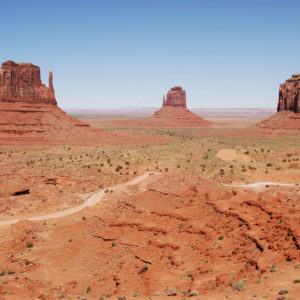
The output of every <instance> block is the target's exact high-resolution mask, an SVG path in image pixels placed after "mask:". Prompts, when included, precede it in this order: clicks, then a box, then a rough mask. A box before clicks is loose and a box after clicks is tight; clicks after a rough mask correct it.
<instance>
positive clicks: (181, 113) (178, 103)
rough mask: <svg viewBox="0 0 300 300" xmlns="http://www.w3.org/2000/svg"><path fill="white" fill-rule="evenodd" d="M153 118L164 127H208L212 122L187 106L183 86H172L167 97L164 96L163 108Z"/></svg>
mask: <svg viewBox="0 0 300 300" xmlns="http://www.w3.org/2000/svg"><path fill="white" fill-rule="evenodd" d="M152 119H153V120H154V121H155V123H156V125H159V126H162V127H207V126H209V125H210V124H211V122H209V121H207V120H204V119H202V118H200V117H199V116H198V115H196V114H194V113H192V112H191V111H190V110H188V109H187V108H186V91H185V90H183V89H182V87H181V86H176V87H173V88H171V90H169V91H168V93H167V98H166V97H165V95H164V96H163V104H162V108H161V109H160V110H158V111H156V112H155V113H154V114H153V116H152Z"/></svg>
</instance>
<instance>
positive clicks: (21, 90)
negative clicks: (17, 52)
mask: <svg viewBox="0 0 300 300" xmlns="http://www.w3.org/2000/svg"><path fill="white" fill-rule="evenodd" d="M40 73H41V72H40V68H39V67H38V66H35V65H33V64H29V63H20V64H18V63H15V62H13V61H7V62H4V63H3V64H2V66H1V69H0V102H28V103H44V104H52V105H57V103H56V99H55V93H54V87H53V75H52V72H49V87H47V86H46V85H45V84H43V83H42V81H41V74H40Z"/></svg>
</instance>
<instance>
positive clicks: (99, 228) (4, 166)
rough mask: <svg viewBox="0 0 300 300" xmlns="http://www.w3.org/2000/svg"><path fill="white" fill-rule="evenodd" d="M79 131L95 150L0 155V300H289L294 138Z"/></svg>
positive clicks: (237, 123) (298, 191) (299, 223)
mask: <svg viewBox="0 0 300 300" xmlns="http://www.w3.org/2000/svg"><path fill="white" fill-rule="evenodd" d="M80 119H81V121H84V122H87V123H90V124H91V125H92V126H94V127H96V128H99V129H101V130H103V132H104V134H103V139H102V140H101V139H100V140H99V139H98V140H92V139H90V140H89V141H88V142H87V141H83V142H82V141H80V139H79V140H75V141H73V142H72V143H71V142H70V143H56V144H49V143H48V142H44V143H40V144H39V143H37V144H36V145H34V146H32V145H29V144H26V142H23V143H21V144H20V143H17V142H16V141H13V140H11V141H9V139H5V140H4V142H2V145H1V146H0V197H1V203H0V225H1V226H0V245H1V247H0V258H1V260H0V283H1V284H0V294H1V299H20V297H23V298H24V299H27V298H28V299H64V298H65V299H110V298H111V299H115V298H116V299H118V297H119V299H125V298H123V297H126V299H132V298H133V299H136V297H145V298H148V299H163V298H168V299H170V298H172V297H175V295H176V297H177V298H180V299H183V298H187V297H192V298H194V299H299V295H300V260H299V252H300V187H299V186H297V185H296V184H299V183H300V160H299V158H300V139H299V133H293V132H291V133H288V134H282V132H274V131H272V130H271V131H264V130H261V129H258V128H257V127H256V126H255V125H254V123H256V122H257V121H258V120H259V117H257V118H256V117H255V118H254V117H251V118H246V117H243V118H224V117H222V118H219V120H217V119H218V118H214V119H213V118H211V121H218V122H219V124H220V123H221V125H219V126H213V127H210V128H148V127H136V126H130V124H125V123H124V120H121V119H120V118H119V119H118V118H112V117H105V118H99V117H87V116H81V117H80ZM222 124H223V125H222ZM149 173H150V174H151V175H149ZM143 174H146V175H144V177H140V176H143ZM147 174H148V175H147ZM135 178H141V179H140V180H137V181H136V182H133V184H130V185H126V183H127V182H129V181H131V180H134V179H135ZM255 182H278V183H293V184H295V186H276V185H270V184H264V185H260V186H255V187H238V186H235V187H231V186H225V184H227V185H240V184H248V183H255ZM122 184H124V185H122ZM116 185H119V187H117V188H115V186H116ZM103 189H104V190H105V189H108V191H106V192H107V193H104V192H103ZM101 190H102V192H101ZM99 191H100V192H99ZM96 193H102V195H101V199H100V198H99V201H98V200H97V201H98V202H97V203H94V204H95V205H94V206H92V207H83V208H82V209H81V210H79V211H78V212H76V213H74V214H70V215H67V216H64V217H60V218H53V219H52V218H51V219H45V220H40V221H30V220H21V221H19V222H17V223H15V224H11V225H5V224H3V222H4V221H7V220H14V219H19V218H21V219H22V218H29V217H37V216H43V215H48V214H55V213H57V212H60V211H63V210H66V209H71V208H73V207H77V206H80V205H82V204H83V203H85V202H86V201H88V200H89V199H90V197H93V196H94V198H95V197H96V196H97V194H96ZM95 195H96V196H95Z"/></svg>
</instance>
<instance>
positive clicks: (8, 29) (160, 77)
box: [0, 0, 300, 108]
mask: <svg viewBox="0 0 300 300" xmlns="http://www.w3.org/2000/svg"><path fill="white" fill-rule="evenodd" d="M0 4H1V6H0V7H1V16H0V36H1V38H0V44H1V46H0V61H1V63H2V62H4V61H6V60H13V61H16V62H31V63H33V64H36V65H39V66H40V67H41V71H42V78H43V81H45V82H47V76H48V74H47V73H48V71H53V73H54V87H55V90H56V97H57V101H58V103H59V105H60V106H61V107H63V108H118V107H120V108H124V107H135V106H139V107H155V106H160V105H161V100H162V95H163V94H164V93H166V92H167V91H168V89H170V88H171V87H172V86H175V85H181V86H183V88H184V89H185V90H186V91H187V104H188V106H189V107H274V108H275V107H276V103H277V97H278V95H277V94H278V87H279V84H280V83H282V82H284V81H285V80H286V79H287V78H288V77H290V75H291V74H293V73H299V72H300V55H299V49H300V34H299V29H300V18H299V11H300V1H298V0H206V1H204V0H160V1H158V0H106V1H102V0H98V1H96V0H94V1H92V0H81V1H79V0H72V1H71V0H69V1H68V0H60V1H58V0H52V1H41V0H39V1H37V0H36V1H33V0H27V1H16V0H10V1H4V0H0Z"/></svg>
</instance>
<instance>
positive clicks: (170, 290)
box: [168, 288, 177, 296]
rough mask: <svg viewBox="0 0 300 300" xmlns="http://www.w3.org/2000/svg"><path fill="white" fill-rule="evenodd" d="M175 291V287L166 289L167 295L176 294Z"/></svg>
mask: <svg viewBox="0 0 300 300" xmlns="http://www.w3.org/2000/svg"><path fill="white" fill-rule="evenodd" d="M176 295H177V292H176V289H174V288H172V289H169V290H168V296H176Z"/></svg>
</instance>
